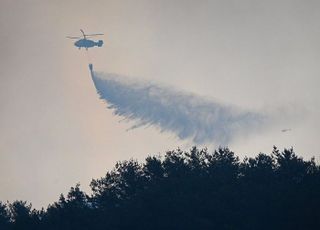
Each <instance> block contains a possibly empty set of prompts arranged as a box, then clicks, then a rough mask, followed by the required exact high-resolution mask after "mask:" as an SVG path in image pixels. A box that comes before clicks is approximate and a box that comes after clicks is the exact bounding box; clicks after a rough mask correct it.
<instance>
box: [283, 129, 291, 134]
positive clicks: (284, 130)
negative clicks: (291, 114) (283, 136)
mask: <svg viewBox="0 0 320 230" xmlns="http://www.w3.org/2000/svg"><path fill="white" fill-rule="evenodd" d="M289 131H291V129H282V130H281V132H283V133H285V132H289Z"/></svg>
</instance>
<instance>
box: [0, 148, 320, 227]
mask: <svg viewBox="0 0 320 230" xmlns="http://www.w3.org/2000/svg"><path fill="white" fill-rule="evenodd" d="M90 186H91V189H92V194H91V195H87V194H86V193H85V192H83V191H82V190H81V189H80V185H79V184H77V185H76V186H75V187H71V189H70V191H69V192H68V193H67V195H66V196H64V195H61V196H60V198H59V200H58V201H57V202H55V203H53V204H52V205H49V206H48V208H47V209H46V210H40V211H37V210H32V208H31V204H27V203H26V202H23V201H15V202H13V203H12V204H9V205H8V206H7V205H5V204H2V203H0V228H1V229H49V230H53V229H80V230H81V229H97V230H98V229H222V230H224V229H225V230H227V229H317V228H319V226H320V212H319V207H320V196H319V194H320V167H319V165H317V164H316V163H315V161H314V159H313V158H312V159H311V160H308V161H305V160H303V159H302V158H301V157H298V156H297V155H296V154H295V152H294V151H293V149H292V148H290V149H284V150H283V151H279V150H278V149H277V148H276V147H274V148H273V151H272V153H271V155H267V154H264V153H260V154H258V155H257V156H255V157H250V158H244V159H243V160H242V161H240V159H239V157H237V156H236V155H235V154H234V152H232V151H230V150H229V149H228V148H219V149H217V150H216V151H214V152H213V153H210V152H209V151H208V150H207V149H198V148H196V147H193V148H192V149H191V150H190V151H187V152H184V151H182V150H180V149H177V150H173V151H168V152H167V153H166V154H165V155H164V156H163V158H162V157H161V156H149V157H147V158H146V160H145V162H144V163H142V164H141V163H139V162H137V161H135V160H128V161H123V162H118V163H117V164H116V165H115V167H114V169H113V170H111V171H109V172H107V173H106V175H105V176H104V177H102V178H99V179H94V180H92V182H91V184H90Z"/></svg>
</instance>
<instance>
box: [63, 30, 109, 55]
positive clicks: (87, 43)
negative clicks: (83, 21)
mask: <svg viewBox="0 0 320 230" xmlns="http://www.w3.org/2000/svg"><path fill="white" fill-rule="evenodd" d="M80 31H81V33H82V37H71V36H67V38H69V39H79V40H78V41H76V42H75V43H74V46H76V47H78V48H79V50H80V49H81V48H86V50H88V48H92V47H95V46H97V47H101V46H102V45H103V41H102V40H99V41H93V40H90V39H87V38H88V37H92V36H99V35H104V34H85V33H84V32H83V30H82V29H80Z"/></svg>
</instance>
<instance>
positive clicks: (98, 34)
mask: <svg viewBox="0 0 320 230" xmlns="http://www.w3.org/2000/svg"><path fill="white" fill-rule="evenodd" d="M99 35H104V34H86V36H99Z"/></svg>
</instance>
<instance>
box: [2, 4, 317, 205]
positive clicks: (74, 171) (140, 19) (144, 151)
mask: <svg viewBox="0 0 320 230" xmlns="http://www.w3.org/2000/svg"><path fill="white" fill-rule="evenodd" d="M319 7H320V2H319V1H316V0H314V1H306V0H303V1H302V0H301V1H294V0H291V1H281V0H277V1H253V0H252V1H249V0H241V1H239V0H234V1H228V0H221V1H187V0H185V1H182V0H181V1H177V0H176V1H173V0H171V1H169V0H168V1H165V0H163V1H160V0H158V1H152V0H145V1H139V0H136V1H129V0H128V1H120V0H115V1H106V0H103V1H102V0H101V1H92V0H91V1H89V0H86V1H81V0H73V1H62V0H56V1H49V0H47V1H43V0H39V1H36V0H32V1H31V0H30V1H22V0H21V1H11V0H1V2H0V30H1V32H0V77H1V78H0V108H1V113H0V200H3V201H5V200H13V199H23V200H28V201H30V202H32V203H33V205H34V206H35V207H41V206H46V205H47V204H48V203H50V202H53V201H55V200H57V199H58V196H59V194H60V193H62V192H67V191H68V189H69V188H70V186H73V185H75V184H76V183H77V182H80V183H81V184H82V187H83V188H84V189H87V188H88V184H89V182H90V180H91V179H92V178H97V177H101V176H103V175H104V173H105V172H106V170H107V169H111V168H112V167H113V165H114V163H115V162H116V161H118V160H122V159H129V158H137V159H141V160H142V159H144V157H145V156H147V155H148V154H157V153H163V152H164V151H165V150H169V149H173V148H177V147H182V148H189V147H190V146H192V143H189V142H188V141H180V140H179V139H178V138H177V137H175V136H174V135H173V134H170V133H160V132H159V131H158V129H156V128H152V127H149V128H140V129H134V130H131V131H126V130H127V129H128V128H130V126H131V125H130V124H128V123H126V122H120V120H121V118H120V117H116V116H114V115H113V114H112V111H110V110H108V109H106V105H105V103H103V102H102V101H101V100H100V99H99V96H98V95H97V93H96V90H95V87H94V85H93V83H92V80H91V77H90V74H89V71H88V61H90V62H92V63H93V64H94V66H95V69H96V70H98V71H103V72H112V73H117V74H121V75H127V76H131V77H132V78H133V79H134V78H137V79H144V80H148V81H151V82H156V83H161V84H165V85H169V86H172V87H174V88H176V89H179V90H183V91H186V92H190V93H195V94H197V95H199V96H202V97H205V98H214V99H215V100H217V101H219V102H220V103H225V104H232V105H236V106H238V107H241V108H244V109H250V110H259V111H274V112H276V113H277V112H279V111H284V113H285V116H283V117H282V118H281V119H280V120H281V122H279V124H278V125H279V126H277V125H275V126H273V127H271V128H270V129H268V130H265V131H262V132H261V133H255V134H254V135H253V136H250V137H247V136H245V137H238V139H237V140H235V141H233V142H232V143H230V148H231V149H232V150H234V151H236V152H237V153H239V154H240V155H241V156H244V155H250V156H252V155H253V154H255V153H258V152H260V151H261V152H270V151H271V150H272V146H273V145H277V146H279V147H280V148H283V147H291V146H293V147H294V148H295V150H296V152H298V153H301V154H304V157H305V158H310V157H311V156H315V157H316V159H318V160H319V154H318V153H319V147H320V146H319V135H320V131H319V130H320V122H319V121H318V118H319V116H320V93H319V83H320V80H319V76H320V70H319V66H320V65H319V64H320V63H319V61H320V45H319V41H320V14H319V9H320V8H319ZM80 28H82V29H84V30H85V32H87V33H105V35H104V36H103V37H101V39H103V40H104V42H105V43H104V46H103V47H102V48H99V49H98V48H95V49H92V50H90V51H89V56H87V55H86V52H85V51H83V50H81V51H79V50H78V49H76V48H75V47H74V46H73V42H74V41H72V40H68V39H66V38H65V36H68V35H71V36H77V35H80V31H79V29H80ZM285 128H291V129H292V131H290V132H285V133H283V132H281V130H282V129H285ZM208 146H209V147H211V148H213V147H214V146H211V145H210V144H208Z"/></svg>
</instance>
